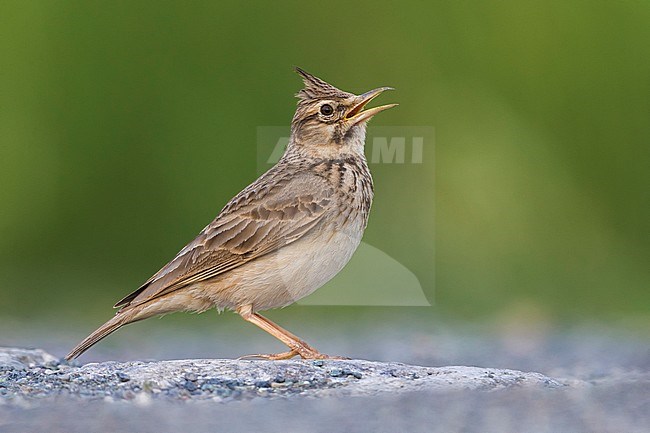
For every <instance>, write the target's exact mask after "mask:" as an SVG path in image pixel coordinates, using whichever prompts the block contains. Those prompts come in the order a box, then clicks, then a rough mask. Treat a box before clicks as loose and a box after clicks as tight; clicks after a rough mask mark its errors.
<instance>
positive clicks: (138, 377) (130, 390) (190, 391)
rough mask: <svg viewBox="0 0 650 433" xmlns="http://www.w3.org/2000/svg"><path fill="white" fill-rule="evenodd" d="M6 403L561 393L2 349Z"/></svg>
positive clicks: (348, 371)
mask: <svg viewBox="0 0 650 433" xmlns="http://www.w3.org/2000/svg"><path fill="white" fill-rule="evenodd" d="M0 372H1V374H0V401H4V403H5V404H11V403H20V404H24V403H25V402H33V401H34V400H38V399H40V400H43V399H52V398H61V397H71V398H76V399H84V400H104V401H115V400H126V401H136V402H139V403H145V402H147V401H149V400H153V399H156V400H170V401H185V400H215V401H229V400H241V399H252V398H277V397H289V396H295V395H303V396H311V397H320V396H370V395H380V394H382V393H404V392H412V391H433V392H442V391H454V390H484V391H491V390H498V389H506V388H515V387H535V388H539V389H544V388H561V387H564V386H567V385H566V384H565V383H562V382H561V381H558V380H555V379H552V378H549V377H546V376H544V375H542V374H539V373H526V372H521V371H515V370H504V369H494V368H479V367H462V366H457V367H420V366H413V365H406V364H401V363H391V362H387V363H385V362H372V361H364V360H317V361H304V360H288V361H258V360H224V359H189V360H175V361H152V362H123V363H120V362H103V363H90V364H85V365H78V364H76V363H73V364H68V363H66V362H65V361H63V360H60V359H57V358H55V357H54V356H52V355H49V354H48V353H46V352H44V351H42V350H33V349H16V348H3V349H0Z"/></svg>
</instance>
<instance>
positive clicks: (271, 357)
mask: <svg viewBox="0 0 650 433" xmlns="http://www.w3.org/2000/svg"><path fill="white" fill-rule="evenodd" d="M296 355H298V352H296V351H295V350H290V351H288V352H282V353H269V354H262V353H257V354H254V355H244V356H240V357H239V358H237V359H265V360H267V361H279V360H282V359H291V358H293V357H294V356H296Z"/></svg>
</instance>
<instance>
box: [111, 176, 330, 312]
mask: <svg viewBox="0 0 650 433" xmlns="http://www.w3.org/2000/svg"><path fill="white" fill-rule="evenodd" d="M270 177H271V178H273V176H270ZM267 179H268V177H267ZM333 196H334V190H333V188H332V186H331V185H330V184H329V183H328V182H327V181H325V179H323V178H321V177H319V176H316V175H314V174H310V173H308V172H303V173H299V174H297V175H295V174H294V175H293V176H291V177H289V176H285V177H280V178H276V179H275V180H274V181H273V182H268V180H267V181H265V178H264V177H262V178H260V179H258V181H256V182H255V183H253V184H252V185H250V186H249V187H248V188H246V189H244V190H243V191H242V192H240V193H239V194H238V195H237V196H235V197H234V198H233V199H232V200H231V201H230V202H229V203H228V204H227V205H226V206H225V207H224V209H223V210H222V211H221V213H220V214H219V215H218V216H217V217H216V218H215V220H214V221H212V222H211V223H210V224H209V225H208V226H207V227H205V228H204V229H203V230H202V231H201V233H200V234H199V235H198V236H197V237H196V238H195V239H194V240H193V241H192V242H190V243H189V244H188V245H187V246H185V247H184V248H183V249H182V250H181V251H180V252H179V253H178V254H177V255H176V257H174V259H173V260H172V261H171V262H169V263H168V264H167V265H165V266H164V267H163V268H162V269H160V270H159V271H158V272H157V273H156V274H155V275H154V276H153V277H151V278H150V279H149V280H148V281H147V282H146V283H144V284H143V285H142V286H141V287H140V288H139V289H138V290H136V291H135V292H133V293H131V294H130V295H128V296H126V297H125V298H124V299H122V300H121V301H119V302H118V303H117V304H115V307H122V308H126V307H130V306H135V305H140V304H142V303H145V302H148V301H151V300H153V299H156V298H159V297H161V296H163V295H166V294H168V293H171V292H173V291H175V290H178V289H180V288H182V287H185V286H187V285H189V284H193V283H197V282H200V281H205V280H208V279H210V278H214V277H216V276H218V275H220V274H223V273H224V272H227V271H230V270H232V269H235V268H237V267H239V266H241V265H242V264H244V263H247V262H250V261H252V260H255V259H257V258H258V257H261V256H263V255H265V254H268V253H269V252H272V251H275V250H277V249H278V248H281V247H283V246H284V245H288V244H290V243H292V242H294V241H296V240H297V239H299V238H300V237H302V236H304V235H305V234H306V233H307V232H309V230H311V229H312V228H313V227H314V226H315V225H316V224H318V222H319V221H320V220H321V219H322V217H323V216H324V215H326V214H327V213H328V212H329V211H330V210H331V209H332V207H333V205H334V203H333V201H334V197H333Z"/></svg>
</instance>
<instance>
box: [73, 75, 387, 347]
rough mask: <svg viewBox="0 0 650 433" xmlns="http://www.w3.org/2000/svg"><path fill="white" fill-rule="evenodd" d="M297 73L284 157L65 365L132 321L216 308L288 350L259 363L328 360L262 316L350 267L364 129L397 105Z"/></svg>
mask: <svg viewBox="0 0 650 433" xmlns="http://www.w3.org/2000/svg"><path fill="white" fill-rule="evenodd" d="M297 72H298V73H299V74H300V75H301V76H302V77H303V81H304V83H305V87H304V89H302V90H301V91H300V92H299V93H298V94H297V97H298V98H299V102H298V108H297V110H296V114H295V116H294V118H293V120H292V129H291V138H290V141H289V145H288V146H287V149H286V151H285V154H284V155H283V157H282V158H281V159H280V161H279V162H278V163H277V164H276V165H275V166H274V167H272V168H271V169H270V170H268V171H267V172H266V173H264V174H263V175H262V176H260V178H259V179H257V180H256V181H255V182H253V183H252V184H251V185H249V186H248V187H246V188H245V189H244V190H243V191H241V192H240V193H239V194H237V195H236V196H235V197H234V198H233V199H232V200H230V202H229V203H228V204H227V205H226V206H225V207H224V208H223V209H222V211H221V212H220V213H219V215H218V216H217V217H216V218H215V219H214V221H212V222H211V223H210V224H209V225H208V226H206V227H205V228H204V229H203V230H202V231H201V233H200V234H199V235H198V236H197V237H196V238H195V239H194V240H193V241H192V242H190V243H189V244H188V245H187V246H185V247H184V248H183V249H182V250H181V251H180V252H179V253H178V254H177V255H176V257H174V259H172V261H171V262H169V263H168V264H167V265H165V266H164V267H163V268H162V269H160V270H159V271H158V272H157V273H156V274H155V275H154V276H152V277H151V278H150V279H149V280H147V281H146V282H145V283H144V284H143V285H142V286H141V287H140V288H139V289H138V290H136V291H135V292H133V293H131V294H130V295H128V296H126V297H125V298H124V299H122V300H120V301H119V302H118V303H117V304H116V305H115V306H116V307H120V310H119V311H118V312H117V314H116V315H115V317H113V318H112V319H111V320H109V321H108V322H106V323H105V324H104V325H102V326H101V327H100V328H99V329H97V330H96V331H95V332H93V333H92V334H91V335H90V336H89V337H87V338H86V339H85V340H84V341H82V342H81V343H80V344H79V345H78V346H77V347H75V348H74V349H73V350H72V351H71V352H70V354H68V356H67V358H68V359H70V358H73V357H76V356H78V355H80V354H81V353H83V352H84V351H85V350H87V349H88V348H89V347H90V346H92V345H93V344H95V343H96V342H97V341H99V340H100V339H102V338H104V337H105V336H106V335H108V334H110V333H111V332H113V331H114V330H116V329H118V328H119V327H121V326H123V325H125V324H127V323H131V322H135V321H138V320H143V319H146V318H148V317H151V316H155V315H159V314H164V313H169V312H173V311H205V310H207V309H209V308H213V307H216V308H217V309H219V310H222V309H232V310H234V311H237V312H238V313H239V314H240V315H242V317H243V318H244V319H246V320H248V321H250V322H252V323H254V324H256V325H258V326H260V327H261V328H262V329H265V330H266V331H267V332H270V333H271V334H272V335H274V336H276V337H277V338H279V339H280V340H281V341H283V342H284V343H285V344H287V345H288V346H289V348H290V349H291V350H290V351H289V352H287V353H283V354H278V355H260V356H262V357H266V358H268V359H282V358H287V357H291V356H294V355H300V356H302V357H303V358H322V357H326V355H323V354H320V353H319V352H318V351H316V350H315V349H313V348H312V347H310V346H309V345H307V344H306V343H305V342H304V341H302V340H299V339H298V338H297V337H295V336H294V335H293V334H291V333H289V332H288V331H286V330H283V329H282V328H280V327H278V326H277V325H275V324H273V323H272V322H270V321H269V320H268V319H265V318H263V317H262V316H260V315H259V314H257V311H261V310H266V309H270V308H278V307H283V306H286V305H289V304H291V303H293V302H295V301H296V300H298V299H300V298H302V297H304V296H306V295H308V294H310V293H312V292H313V291H314V290H316V289H317V288H319V287H320V286H322V285H323V284H325V283H326V282H327V281H329V280H330V279H331V278H332V277H334V276H335V275H336V274H337V273H338V272H339V271H340V270H341V269H342V268H343V266H345V264H346V263H347V262H348V261H349V259H350V257H351V256H352V254H353V253H354V251H355V250H356V248H357V246H358V245H359V242H360V241H361V237H362V235H363V231H364V229H365V227H366V224H367V222H368V214H369V212H370V206H371V203H372V198H373V187H372V178H371V176H370V171H369V169H368V165H367V162H366V159H365V157H364V154H363V146H364V140H365V128H366V123H367V121H368V120H369V119H370V118H371V117H372V116H373V115H374V114H376V113H378V112H380V111H383V110H384V109H386V108H390V107H392V106H393V105H387V106H383V107H376V108H373V109H369V110H365V111H363V108H364V106H365V104H366V103H367V102H369V101H370V100H371V99H373V98H374V97H375V96H377V95H378V94H380V93H381V92H382V91H384V90H386V88H380V89H375V90H373V91H371V92H368V93H366V94H364V95H361V96H356V95H353V94H351V93H347V92H343V91H341V90H339V89H337V88H335V87H333V86H331V85H330V84H328V83H326V82H324V81H322V80H320V79H319V78H316V77H314V76H312V75H310V74H308V73H306V72H304V71H302V70H301V69H298V68H297ZM324 105H328V106H329V108H327V107H323V106H324ZM330 109H331V113H330Z"/></svg>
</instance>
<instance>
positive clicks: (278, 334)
mask: <svg viewBox="0 0 650 433" xmlns="http://www.w3.org/2000/svg"><path fill="white" fill-rule="evenodd" d="M237 313H238V314H239V315H240V316H241V317H242V318H243V319H244V320H246V321H247V322H250V323H252V324H254V325H256V326H258V327H260V328H262V329H263V330H265V331H266V332H268V333H269V334H271V335H272V336H274V337H275V338H277V339H278V340H280V341H281V342H283V343H284V344H286V345H287V346H288V347H289V349H291V350H289V351H288V352H283V353H276V354H269V355H248V356H244V357H242V358H263V359H269V360H278V359H289V358H293V357H294V356H296V355H299V356H300V357H301V358H303V359H325V358H331V357H330V356H328V355H324V354H322V353H320V352H319V351H318V350H316V349H314V348H313V347H311V346H310V345H309V344H307V343H306V342H304V341H303V340H301V339H300V338H298V337H297V336H295V335H293V334H292V333H291V332H289V331H287V330H286V329H284V328H282V327H280V326H278V325H276V324H275V323H273V322H271V321H270V320H269V319H267V318H266V317H264V316H262V315H260V314H257V313H254V312H253V308H252V306H251V305H247V306H244V307H241V308H238V309H237Z"/></svg>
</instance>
